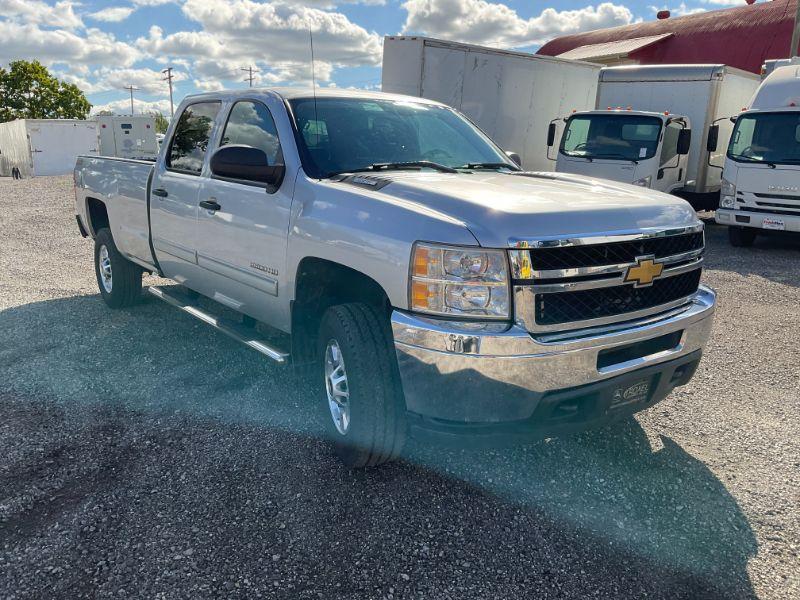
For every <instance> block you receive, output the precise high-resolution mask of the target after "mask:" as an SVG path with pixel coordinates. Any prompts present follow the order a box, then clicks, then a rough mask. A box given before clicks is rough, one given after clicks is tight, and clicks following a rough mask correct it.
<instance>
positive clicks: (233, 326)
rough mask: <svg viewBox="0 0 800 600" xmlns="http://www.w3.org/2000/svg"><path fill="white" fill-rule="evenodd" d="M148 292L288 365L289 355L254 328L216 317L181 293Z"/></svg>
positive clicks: (157, 290)
mask: <svg viewBox="0 0 800 600" xmlns="http://www.w3.org/2000/svg"><path fill="white" fill-rule="evenodd" d="M147 291H148V292H149V293H150V294H152V295H153V296H155V297H156V298H158V299H159V300H163V301H164V302H166V303H167V304H171V305H172V306H174V307H176V308H179V309H181V310H182V311H183V312H185V313H187V314H189V315H192V316H193V317H194V318H196V319H199V320H201V321H203V323H206V324H208V325H211V326H212V327H213V328H214V329H217V330H218V331H221V332H222V333H224V334H225V335H227V336H228V337H231V338H233V339H234V340H236V341H237V342H240V343H242V344H244V345H245V346H249V347H250V348H252V349H253V350H255V351H256V352H260V353H261V354H263V355H264V356H266V357H267V358H271V359H272V360H274V361H275V362H277V363H281V364H286V363H287V362H288V361H289V353H288V352H284V351H283V350H279V349H278V348H275V347H274V346H272V345H270V344H269V343H267V342H266V340H264V339H263V338H262V337H261V336H260V335H259V333H258V331H256V330H255V329H254V328H252V327H247V326H245V325H242V324H240V323H236V322H235V321H231V320H229V319H225V318H222V317H216V316H214V315H212V314H211V313H209V312H206V311H205V310H203V309H202V308H200V307H199V306H197V305H196V304H195V303H194V302H193V301H192V300H191V298H189V297H188V296H187V295H185V294H182V293H181V292H179V291H173V290H169V289H164V288H160V287H153V286H149V287H148V288H147Z"/></svg>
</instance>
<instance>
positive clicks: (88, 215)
mask: <svg viewBox="0 0 800 600" xmlns="http://www.w3.org/2000/svg"><path fill="white" fill-rule="evenodd" d="M152 173H153V162H151V161H147V160H135V159H128V158H117V157H113V156H79V157H78V160H77V163H76V165H75V212H76V214H77V215H78V216H79V217H80V219H81V221H82V222H83V224H84V225H85V226H86V227H87V228H97V227H99V225H98V224H97V223H95V222H94V220H93V219H92V208H91V207H92V199H95V200H99V201H101V202H103V203H104V204H105V206H106V210H107V211H108V222H110V223H111V233H112V234H113V236H114V241H115V243H116V245H117V249H118V250H119V251H120V252H121V253H122V254H123V255H124V256H126V257H127V258H129V259H130V260H132V261H133V262H135V263H138V264H140V265H141V266H143V267H146V268H153V267H154V266H155V265H154V261H153V256H152V253H151V251H150V226H149V220H148V206H147V197H148V186H149V184H150V178H151V175H152Z"/></svg>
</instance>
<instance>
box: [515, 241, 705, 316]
mask: <svg viewBox="0 0 800 600" xmlns="http://www.w3.org/2000/svg"><path fill="white" fill-rule="evenodd" d="M516 245H517V249H515V250H512V251H511V264H512V273H513V276H514V279H515V282H514V296H515V311H516V320H517V322H518V323H519V324H520V325H522V326H524V327H526V328H527V329H528V331H531V332H554V331H568V330H574V329H581V328H584V327H594V326H598V325H605V324H610V323H619V322H623V321H627V320H631V319H637V318H642V317H647V316H650V315H654V314H657V313H660V312H664V311H667V310H670V309H673V308H676V307H678V306H680V305H682V304H685V303H687V302H688V299H689V298H690V297H691V296H692V295H693V294H694V293H695V292H696V291H697V288H698V286H699V283H700V274H701V269H702V262H703V257H702V255H703V251H704V240H703V229H702V225H697V226H693V227H689V228H682V229H673V230H657V231H645V232H639V233H631V234H626V235H620V236H606V237H603V236H600V237H598V236H594V237H590V238H577V239H569V240H528V241H525V242H517V244H516ZM656 272H657V274H656ZM651 277H652V279H650V278H651Z"/></svg>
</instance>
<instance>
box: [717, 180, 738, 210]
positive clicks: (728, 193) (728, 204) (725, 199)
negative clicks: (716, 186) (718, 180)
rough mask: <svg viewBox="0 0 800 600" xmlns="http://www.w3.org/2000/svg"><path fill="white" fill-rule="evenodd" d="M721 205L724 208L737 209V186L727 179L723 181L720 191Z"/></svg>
mask: <svg viewBox="0 0 800 600" xmlns="http://www.w3.org/2000/svg"><path fill="white" fill-rule="evenodd" d="M719 205H720V206H721V207H722V208H736V186H735V185H733V184H732V183H731V182H730V181H728V180H727V179H723V180H722V185H721V187H720V190H719Z"/></svg>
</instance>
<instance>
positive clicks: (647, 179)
mask: <svg viewBox="0 0 800 600" xmlns="http://www.w3.org/2000/svg"><path fill="white" fill-rule="evenodd" d="M651 181H653V177H652V175H648V176H647V177H642V178H641V179H637V180H636V181H634V182H633V185H640V186H642V187H650V182H651Z"/></svg>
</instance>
